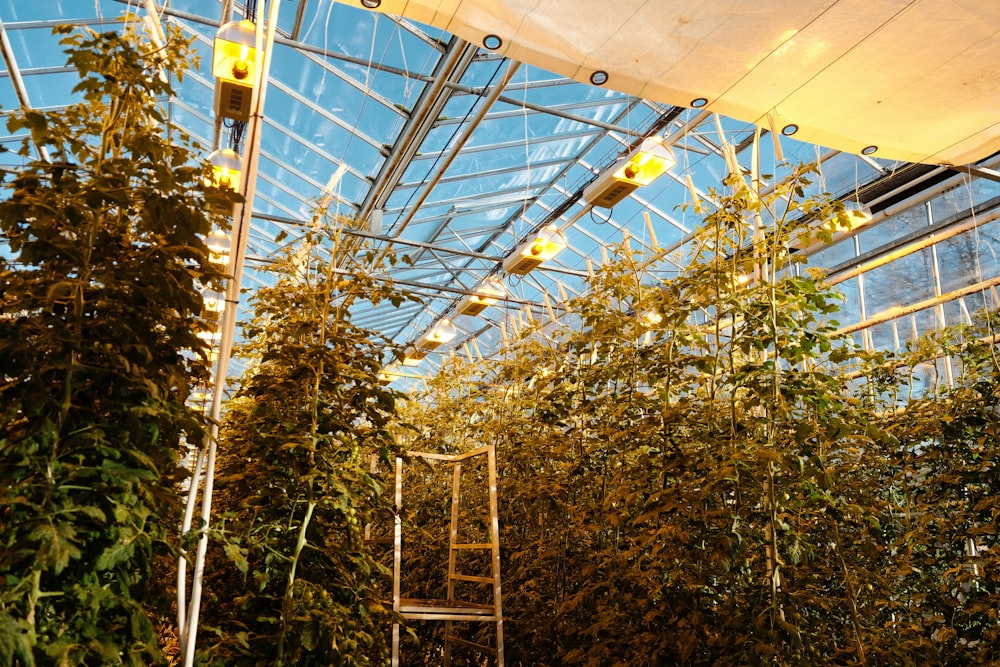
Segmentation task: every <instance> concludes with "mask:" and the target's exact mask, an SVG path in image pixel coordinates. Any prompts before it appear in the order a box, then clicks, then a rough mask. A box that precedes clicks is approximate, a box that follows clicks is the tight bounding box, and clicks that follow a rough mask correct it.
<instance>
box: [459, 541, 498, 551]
mask: <svg viewBox="0 0 1000 667" xmlns="http://www.w3.org/2000/svg"><path fill="white" fill-rule="evenodd" d="M451 548H452V549H492V548H493V544H491V543H490V542H476V543H473V542H468V543H466V544H453V545H451Z"/></svg>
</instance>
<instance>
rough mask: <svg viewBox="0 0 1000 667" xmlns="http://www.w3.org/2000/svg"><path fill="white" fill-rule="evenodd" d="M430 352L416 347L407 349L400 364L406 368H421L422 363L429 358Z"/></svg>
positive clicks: (412, 346)
mask: <svg viewBox="0 0 1000 667" xmlns="http://www.w3.org/2000/svg"><path fill="white" fill-rule="evenodd" d="M427 353H428V350H422V349H420V348H418V347H416V346H414V345H411V346H410V347H408V348H406V352H404V353H403V359H402V361H401V362H400V363H401V364H403V365H404V366H419V365H420V362H421V361H423V360H424V359H425V358H426V357H427Z"/></svg>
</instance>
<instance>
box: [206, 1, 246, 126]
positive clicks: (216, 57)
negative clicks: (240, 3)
mask: <svg viewBox="0 0 1000 667" xmlns="http://www.w3.org/2000/svg"><path fill="white" fill-rule="evenodd" d="M256 46H257V30H256V26H254V24H253V22H252V21H247V20H243V21H230V22H229V23H226V24H223V26H222V27H221V28H219V32H217V33H216V35H215V43H214V46H213V52H212V75H213V76H214V77H215V113H216V115H217V116H221V117H222V118H232V119H233V120H240V121H248V120H250V97H251V92H252V91H253V86H254V84H255V82H256V81H257V48H256Z"/></svg>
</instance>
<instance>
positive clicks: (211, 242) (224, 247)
mask: <svg viewBox="0 0 1000 667" xmlns="http://www.w3.org/2000/svg"><path fill="white" fill-rule="evenodd" d="M205 245H206V246H208V260H209V261H210V262H212V263H213V264H221V265H222V266H226V265H228V264H229V249H230V244H229V235H228V234H226V233H225V232H224V231H222V230H221V229H216V230H213V231H212V232H211V233H210V234H209V235H208V236H206V237H205Z"/></svg>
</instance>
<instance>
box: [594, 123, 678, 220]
mask: <svg viewBox="0 0 1000 667" xmlns="http://www.w3.org/2000/svg"><path fill="white" fill-rule="evenodd" d="M675 164H677V158H676V157H675V156H674V152H673V151H672V150H671V149H670V146H668V145H667V144H666V142H665V141H664V139H663V137H661V136H654V137H647V138H646V139H643V140H642V143H641V144H639V145H638V146H637V147H636V148H634V149H633V150H632V151H631V152H629V153H628V155H626V156H624V157H621V158H618V159H617V160H615V162H614V163H613V164H612V165H611V166H610V167H608V168H607V169H605V170H604V171H603V172H601V173H600V174H599V175H598V176H597V178H595V179H594V181H593V182H592V183H591V184H590V185H588V186H587V187H586V188H584V190H583V199H584V200H585V201H586V202H587V203H588V204H590V205H592V206H600V207H602V208H611V207H613V206H614V205H615V204H617V203H618V202H620V201H621V200H623V199H625V197H627V196H629V195H630V194H631V193H632V192H634V191H635V190H636V188H639V187H641V186H643V185H649V184H650V183H652V182H653V181H655V180H656V179H657V178H659V177H660V176H662V175H663V174H665V173H667V172H668V171H670V169H672V168H673V166H674V165H675Z"/></svg>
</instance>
